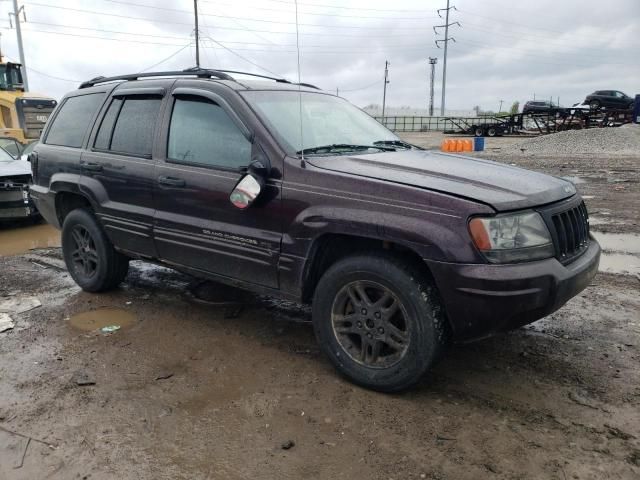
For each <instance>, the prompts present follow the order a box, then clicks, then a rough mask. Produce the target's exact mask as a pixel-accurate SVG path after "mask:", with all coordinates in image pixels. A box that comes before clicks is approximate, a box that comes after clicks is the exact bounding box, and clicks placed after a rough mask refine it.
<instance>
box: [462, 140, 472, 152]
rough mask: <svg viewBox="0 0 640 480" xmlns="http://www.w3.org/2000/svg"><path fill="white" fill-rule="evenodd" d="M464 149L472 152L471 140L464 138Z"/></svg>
mask: <svg viewBox="0 0 640 480" xmlns="http://www.w3.org/2000/svg"><path fill="white" fill-rule="evenodd" d="M464 151H465V152H473V140H465V141H464Z"/></svg>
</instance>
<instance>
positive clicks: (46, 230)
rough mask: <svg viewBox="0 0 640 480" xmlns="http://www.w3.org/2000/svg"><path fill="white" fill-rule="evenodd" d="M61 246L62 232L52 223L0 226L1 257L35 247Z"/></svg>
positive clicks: (24, 251)
mask: <svg viewBox="0 0 640 480" xmlns="http://www.w3.org/2000/svg"><path fill="white" fill-rule="evenodd" d="M59 246H60V232H59V231H58V230H56V229H55V228H53V227H52V226H51V225H49V224H46V223H43V224H41V225H28V226H13V225H11V226H9V225H7V226H4V225H3V226H0V257H1V256H8V255H18V254H21V253H26V252H28V251H29V250H32V249H34V248H47V247H59Z"/></svg>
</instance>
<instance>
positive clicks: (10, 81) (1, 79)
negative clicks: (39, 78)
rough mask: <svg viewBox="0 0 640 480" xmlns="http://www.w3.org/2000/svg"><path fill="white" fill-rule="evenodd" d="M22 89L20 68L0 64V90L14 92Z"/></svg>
mask: <svg viewBox="0 0 640 480" xmlns="http://www.w3.org/2000/svg"><path fill="white" fill-rule="evenodd" d="M18 87H20V88H22V73H21V72H20V67H19V66H17V65H14V64H11V63H7V64H4V65H3V64H0V89H1V90H15V89H16V88H18Z"/></svg>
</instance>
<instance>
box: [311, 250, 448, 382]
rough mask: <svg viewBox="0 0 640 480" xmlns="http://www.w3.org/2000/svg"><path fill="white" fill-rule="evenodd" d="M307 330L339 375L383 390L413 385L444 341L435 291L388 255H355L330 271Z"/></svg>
mask: <svg viewBox="0 0 640 480" xmlns="http://www.w3.org/2000/svg"><path fill="white" fill-rule="evenodd" d="M313 326H314V331H315V334H316V338H317V339H318V342H319V344H320V347H321V348H322V349H323V350H324V351H325V353H326V354H327V355H328V357H329V359H330V360H331V362H332V363H333V364H334V366H335V367H336V368H337V369H338V371H339V372H340V373H341V374H343V375H344V376H346V377H347V378H348V379H350V380H351V381H353V382H354V383H357V384H359V385H361V386H363V387H366V388H371V389H373V390H379V391H384V392H395V391H399V390H403V389H406V388H408V387H410V386H412V385H414V384H415V383H417V382H418V381H419V380H420V378H421V377H422V376H423V375H424V374H425V373H426V372H427V370H429V368H430V367H431V366H432V365H433V364H434V363H435V362H436V361H437V359H438V358H439V357H440V356H441V354H442V353H443V351H444V349H445V346H446V343H447V335H446V325H445V318H444V312H443V311H442V308H441V306H440V303H439V301H438V297H437V294H436V291H435V288H434V287H433V286H432V285H431V284H430V282H429V281H428V280H427V279H426V278H425V276H424V275H422V274H421V272H419V271H417V270H414V269H413V268H411V267H410V266H409V265H408V264H407V263H406V262H405V261H403V260H402V259H400V258H396V257H392V256H381V255H359V256H354V257H349V258H346V259H343V260H340V261H338V262H337V263H336V264H334V265H333V266H332V267H330V268H329V270H328V271H327V272H326V273H325V274H324V275H323V277H322V278H321V279H320V281H319V283H318V286H317V287H316V290H315V294H314V298H313Z"/></svg>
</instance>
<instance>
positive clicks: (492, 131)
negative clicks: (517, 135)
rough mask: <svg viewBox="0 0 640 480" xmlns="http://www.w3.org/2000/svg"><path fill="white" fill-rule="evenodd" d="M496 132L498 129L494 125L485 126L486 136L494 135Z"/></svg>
mask: <svg viewBox="0 0 640 480" xmlns="http://www.w3.org/2000/svg"><path fill="white" fill-rule="evenodd" d="M497 134H498V130H496V128H495V127H489V128H487V136H488V137H495V136H496V135H497Z"/></svg>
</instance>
